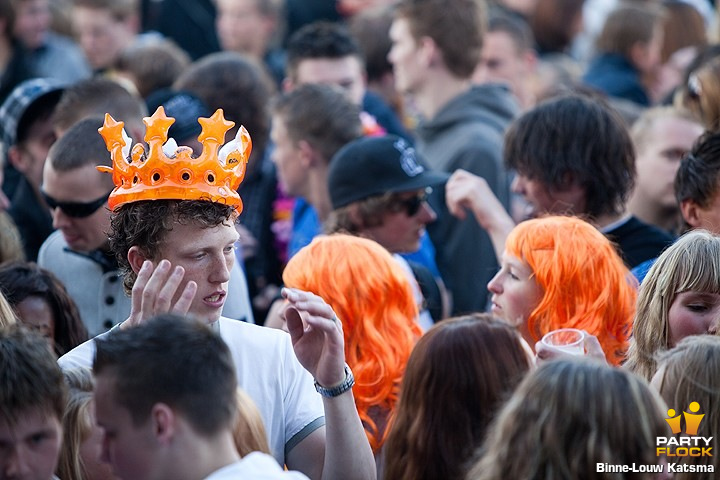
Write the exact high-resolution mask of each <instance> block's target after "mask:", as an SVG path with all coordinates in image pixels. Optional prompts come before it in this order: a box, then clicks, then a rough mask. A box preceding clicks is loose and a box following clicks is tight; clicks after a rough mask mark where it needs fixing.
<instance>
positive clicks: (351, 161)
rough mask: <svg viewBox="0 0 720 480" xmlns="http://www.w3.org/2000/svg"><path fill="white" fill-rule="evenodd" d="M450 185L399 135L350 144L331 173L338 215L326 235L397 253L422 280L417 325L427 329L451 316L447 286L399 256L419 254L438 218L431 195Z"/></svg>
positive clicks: (333, 163)
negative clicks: (361, 239) (436, 188)
mask: <svg viewBox="0 0 720 480" xmlns="http://www.w3.org/2000/svg"><path fill="white" fill-rule="evenodd" d="M446 180H447V175H446V174H444V173H440V172H435V171H431V170H428V169H427V168H426V167H425V166H424V165H423V164H422V162H421V161H420V160H419V159H418V158H417V156H416V153H415V149H414V148H413V147H411V146H410V145H409V144H408V143H407V142H406V141H405V140H404V139H402V138H400V137H397V136H395V135H387V136H383V137H363V138H360V139H358V140H355V141H353V142H350V143H349V144H347V145H346V146H345V147H343V148H342V149H341V150H340V151H338V152H337V153H336V154H335V156H334V157H333V159H332V161H331V162H330V169H329V172H328V187H329V190H330V201H331V202H332V207H333V211H332V212H331V213H330V216H329V218H328V220H327V223H326V230H327V231H328V232H337V231H344V232H347V233H351V234H354V235H358V236H362V237H367V238H370V239H372V240H375V241H376V242H378V243H379V244H380V245H382V246H383V247H385V248H386V249H388V250H389V251H390V252H391V253H393V254H394V256H395V258H396V259H397V260H398V261H399V262H400V263H401V265H403V267H405V270H406V271H407V272H408V275H409V276H410V278H411V279H413V280H417V282H415V281H412V282H411V283H412V284H413V289H414V291H415V294H416V298H417V299H418V300H419V301H420V302H423V297H424V305H422V306H421V308H420V310H421V313H420V318H419V319H418V320H419V323H420V326H421V327H423V328H425V329H427V328H428V327H430V326H431V325H432V323H433V322H434V321H438V320H440V319H442V318H444V317H445V316H446V312H445V309H446V307H447V305H446V301H445V295H444V289H443V288H442V282H441V281H440V279H439V278H435V277H433V275H432V274H430V272H429V270H427V268H425V267H422V266H421V265H419V264H416V263H414V262H408V261H406V260H405V259H403V258H402V257H401V256H400V255H398V254H400V253H409V252H414V251H417V250H418V248H420V239H421V237H422V235H423V233H424V232H425V226H426V225H427V224H429V223H431V222H434V221H435V219H436V218H437V216H436V215H435V212H434V211H433V209H432V208H431V207H430V205H429V204H428V203H427V201H426V200H427V195H428V194H429V193H430V192H431V191H432V187H433V186H439V185H441V184H443V183H444V182H445V181H446ZM418 287H419V289H418Z"/></svg>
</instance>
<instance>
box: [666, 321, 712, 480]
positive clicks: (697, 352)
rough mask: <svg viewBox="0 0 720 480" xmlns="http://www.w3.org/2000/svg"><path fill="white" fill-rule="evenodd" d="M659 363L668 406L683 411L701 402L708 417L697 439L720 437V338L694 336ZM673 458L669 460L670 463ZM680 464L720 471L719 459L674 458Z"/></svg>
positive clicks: (687, 479) (688, 477)
mask: <svg viewBox="0 0 720 480" xmlns="http://www.w3.org/2000/svg"><path fill="white" fill-rule="evenodd" d="M658 363H659V364H660V365H661V367H665V368H664V371H663V375H662V378H661V380H660V386H659V388H658V390H659V391H660V395H661V396H662V397H663V399H665V402H667V404H668V406H669V407H671V408H674V409H675V410H676V411H678V412H679V411H680V410H683V409H686V408H688V406H689V405H690V403H691V402H698V403H699V404H700V407H701V408H702V412H703V413H704V414H705V417H703V421H702V423H701V424H700V429H699V430H698V435H701V436H703V437H714V438H717V437H718V436H720V338H718V337H714V336H710V335H695V336H691V337H687V338H684V339H683V340H681V341H680V342H678V344H677V346H676V347H675V348H673V349H672V350H668V351H667V352H664V353H663V354H662V355H660V356H659V359H658ZM671 458H672V457H668V460H670V459H671ZM673 460H676V461H677V463H680V464H692V465H713V466H714V467H715V468H714V470H715V471H718V469H720V457H718V455H717V454H715V455H714V456H712V457H709V456H701V457H674V458H673ZM673 478H674V479H675V480H697V479H700V478H708V479H710V478H715V477H714V476H712V475H711V476H704V477H701V476H700V475H698V474H697V473H682V472H680V473H676V474H675V476H674V477H673Z"/></svg>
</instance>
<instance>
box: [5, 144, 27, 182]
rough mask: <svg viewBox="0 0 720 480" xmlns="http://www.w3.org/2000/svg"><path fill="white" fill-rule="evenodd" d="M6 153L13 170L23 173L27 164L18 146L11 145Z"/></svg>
mask: <svg viewBox="0 0 720 480" xmlns="http://www.w3.org/2000/svg"><path fill="white" fill-rule="evenodd" d="M7 155H8V160H10V164H11V165H12V166H13V167H15V170H17V171H18V172H20V173H22V174H23V175H25V173H26V172H27V170H28V168H29V166H28V162H27V161H26V159H25V158H26V157H25V156H24V155H23V154H22V152H21V151H20V147H18V146H17V145H13V146H12V147H10V148H9V149H8V152H7Z"/></svg>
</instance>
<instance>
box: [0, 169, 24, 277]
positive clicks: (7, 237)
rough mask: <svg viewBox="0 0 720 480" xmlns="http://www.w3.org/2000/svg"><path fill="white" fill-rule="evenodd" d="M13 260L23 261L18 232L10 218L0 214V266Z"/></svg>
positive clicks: (2, 213)
mask: <svg viewBox="0 0 720 480" xmlns="http://www.w3.org/2000/svg"><path fill="white" fill-rule="evenodd" d="M0 168H2V167H0ZM14 260H17V261H21V260H25V252H24V251H23V247H22V239H21V238H20V232H18V229H17V226H16V225H15V222H13V220H12V217H11V216H10V215H9V214H8V213H7V212H0V264H2V263H5V262H10V261H14Z"/></svg>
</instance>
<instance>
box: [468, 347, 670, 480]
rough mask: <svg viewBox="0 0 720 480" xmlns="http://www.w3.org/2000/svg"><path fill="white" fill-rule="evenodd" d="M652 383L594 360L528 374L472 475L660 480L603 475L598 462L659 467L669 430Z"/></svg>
mask: <svg viewBox="0 0 720 480" xmlns="http://www.w3.org/2000/svg"><path fill="white" fill-rule="evenodd" d="M664 410H665V406H664V403H663V401H662V399H661V398H660V396H659V395H658V393H657V392H655V391H653V390H652V389H651V388H650V387H649V386H648V385H647V383H645V382H644V381H643V380H641V379H640V378H638V377H636V376H635V375H633V374H632V373H630V372H627V371H625V370H622V369H619V368H614V367H611V366H608V365H607V364H604V363H601V362H598V361H596V360H591V359H572V360H555V361H552V362H547V363H545V364H543V365H541V366H540V367H539V368H538V369H537V370H535V371H534V372H531V373H530V374H528V376H527V377H525V380H523V382H522V383H521V384H520V386H519V387H518V388H517V390H516V391H515V393H514V394H513V396H512V397H511V398H510V400H509V401H508V402H507V404H506V405H505V408H503V410H502V411H501V412H500V414H499V415H498V417H497V421H496V423H495V424H494V425H493V427H492V428H491V430H490V432H489V434H488V436H487V438H486V441H485V443H484V447H483V451H482V454H481V457H480V459H479V460H478V462H477V463H476V464H475V466H474V467H473V468H472V470H471V471H470V474H469V475H468V477H467V478H468V479H472V480H501V479H540V478H542V479H544V480H566V479H573V480H595V479H598V480H599V479H608V480H609V479H616V478H628V479H629V478H635V479H648V480H650V479H651V478H654V475H655V474H653V473H640V474H633V473H630V474H628V475H618V474H617V473H597V469H596V464H599V463H608V464H612V465H618V464H625V465H630V464H633V463H638V464H657V463H658V460H659V459H658V457H657V456H656V454H655V442H656V440H655V439H656V437H658V436H665V435H667V434H669V433H670V432H669V428H668V425H667V423H665V421H664V420H663V418H664V413H665V411H664Z"/></svg>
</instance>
